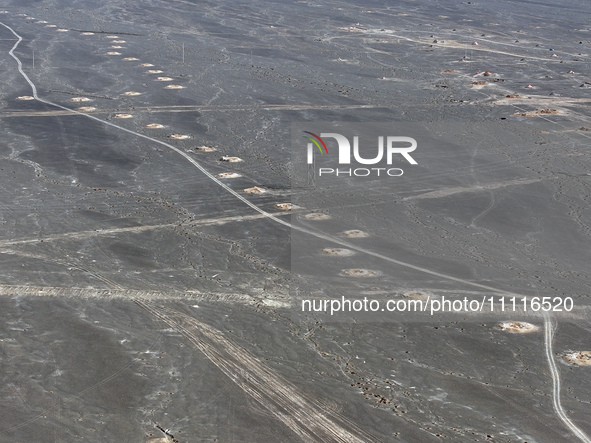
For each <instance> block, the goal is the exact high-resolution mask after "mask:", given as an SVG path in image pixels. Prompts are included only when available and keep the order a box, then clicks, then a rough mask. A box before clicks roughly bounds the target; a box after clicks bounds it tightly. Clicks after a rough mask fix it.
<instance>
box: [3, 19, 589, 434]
mask: <svg viewBox="0 0 591 443" xmlns="http://www.w3.org/2000/svg"><path fill="white" fill-rule="evenodd" d="M0 25H2V26H4V27H5V28H6V29H8V30H9V31H10V32H12V33H13V34H14V35H15V37H17V38H18V40H17V42H16V43H15V44H14V46H13V47H12V49H11V50H10V51H9V52H8V53H9V54H10V56H11V57H12V58H14V59H15V60H16V62H17V65H18V71H19V72H20V74H21V75H22V76H23V77H24V79H25V80H26V81H27V83H29V85H30V86H31V89H32V91H33V97H35V99H36V100H38V101H40V102H42V103H45V104H48V105H51V106H55V107H57V108H60V109H63V110H66V111H70V112H73V113H75V114H79V115H83V116H85V117H87V118H90V119H92V120H95V121H98V122H100V123H103V124H104V125H107V126H111V127H113V128H117V129H119V130H121V131H124V132H127V133H129V134H132V135H135V136H137V137H140V138H143V139H146V140H150V141H152V142H154V143H157V144H159V145H162V146H166V147H167V148H169V149H171V150H173V151H174V152H176V153H177V154H179V155H181V156H183V157H184V158H185V159H186V160H188V161H189V162H190V163H191V164H192V165H193V166H195V167H196V168H197V169H199V171H201V172H202V173H203V174H205V176H207V177H208V178H209V179H211V180H212V181H213V182H215V183H216V184H217V185H219V186H220V187H222V188H223V189H224V190H226V191H227V192H229V193H230V194H232V195H233V196H234V197H236V198H237V199H238V200H240V201H242V202H243V203H244V204H246V205H247V206H249V207H250V208H252V209H254V210H255V211H257V212H258V213H260V214H262V215H264V216H265V217H266V218H269V219H271V220H273V221H274V222H276V223H279V224H281V225H283V226H286V227H288V228H291V229H293V230H297V231H300V232H303V233H306V234H309V235H312V236H314V237H316V238H320V239H323V240H327V241H329V242H331V243H336V244H338V245H341V246H345V247H347V248H351V249H353V250H356V251H358V252H362V253H365V254H367V255H371V256H373V257H376V258H379V259H382V260H385V261H388V262H390V263H394V264H397V265H400V266H403V267H406V268H410V269H414V270H416V271H419V272H424V273H426V274H429V275H433V276H436V277H441V278H443V279H445V280H450V281H455V282H458V283H462V284H466V285H469V286H472V287H477V288H480V289H487V290H491V291H494V292H496V293H500V294H505V295H511V296H522V294H517V293H514V292H510V291H505V290H502V289H498V288H495V287H493V286H488V285H483V284H480V283H476V282H473V281H470V280H465V279H462V278H458V277H454V276H451V275H447V274H443V273H440V272H436V271H432V270H430V269H427V268H423V267H421V266H416V265H413V264H411V263H406V262H403V261H400V260H396V259H394V258H391V257H388V256H385V255H382V254H379V253H376V252H373V251H371V250H369V249H365V248H362V247H359V246H356V245H354V244H350V243H348V242H345V241H343V240H340V239H337V238H334V237H331V236H329V235H326V234H322V233H319V232H316V231H312V230H309V229H306V228H303V227H300V226H294V225H292V224H291V223H289V222H286V221H284V220H281V219H279V218H277V217H275V216H274V215H272V214H270V213H268V212H266V211H265V210H263V209H261V208H259V207H258V206H257V205H255V204H254V203H251V202H250V201H249V200H247V199H246V198H244V197H243V196H242V195H240V194H238V193H237V192H236V191H234V190H233V189H232V188H230V187H229V186H227V185H226V184H225V183H223V182H222V181H220V180H219V179H218V178H216V177H215V176H214V175H213V174H211V173H210V172H209V171H207V170H206V169H205V168H204V167H203V166H201V164H199V163H198V162H197V161H195V160H194V159H193V158H191V157H190V156H189V155H188V154H186V153H185V152H183V151H181V150H180V149H178V148H176V147H175V146H173V145H171V144H169V143H166V142H163V141H161V140H157V139H155V138H152V137H149V136H147V135H144V134H141V133H139V132H135V131H132V130H130V129H127V128H124V127H122V126H118V125H116V124H114V123H111V122H108V121H105V120H101V119H100V118H97V117H95V116H93V115H90V114H85V113H84V112H80V111H77V110H75V109H70V108H67V107H65V106H62V105H58V104H57V103H53V102H50V101H48V100H45V99H42V98H40V97H39V96H38V95H37V88H36V87H35V84H34V83H33V82H32V81H31V79H30V78H29V76H28V75H27V74H26V73H25V72H24V71H23V65H22V63H21V61H20V59H19V58H18V57H17V56H16V55H14V50H15V49H16V48H17V46H18V45H19V43H20V42H21V41H22V40H23V39H22V37H21V36H20V35H18V34H17V33H16V32H15V31H14V29H12V28H11V27H10V26H8V25H6V24H4V23H2V22H0ZM546 315H547V314H546ZM552 331H553V327H552V323H551V320H550V319H548V318H546V319H545V334H546V339H545V348H546V357H547V358H548V364H549V366H550V372H551V374H552V381H553V391H552V397H553V405H554V409H555V411H556V414H557V415H558V417H559V418H560V420H561V421H562V422H563V423H564V424H565V425H566V426H567V427H568V428H569V429H570V430H571V431H572V432H573V434H574V435H575V436H576V437H577V438H579V440H581V441H582V442H583V443H591V440H590V439H589V437H587V435H586V434H585V433H584V432H583V431H581V430H580V429H579V428H578V427H577V426H576V425H575V424H574V423H573V422H572V421H571V420H570V419H569V418H568V416H567V415H566V413H565V411H564V409H563V408H562V405H561V403H560V374H559V373H558V370H557V369H556V363H555V362H554V358H553V356H552Z"/></svg>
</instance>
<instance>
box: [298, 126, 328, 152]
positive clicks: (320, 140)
mask: <svg viewBox="0 0 591 443" xmlns="http://www.w3.org/2000/svg"><path fill="white" fill-rule="evenodd" d="M303 132H305V133H306V134H310V135H311V136H312V137H314V138H315V139H316V140H318V141H316V140H314V138H312V137H308V136H306V135H303V136H302V137H304V138H306V139H308V140H310V141H311V142H312V143H314V144H315V145H316V146H318V149H319V150H320V154H322V155H323V154H324V152H322V148H321V147H320V145H319V144H318V142H320V143H322V146H323V147H324V151H325V152H326V155H328V149H327V148H326V144H324V141H322V139H321V138H320V137H318V136H317V135H316V134H314V133H313V132H310V131H303Z"/></svg>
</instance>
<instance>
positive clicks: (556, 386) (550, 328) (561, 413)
mask: <svg viewBox="0 0 591 443" xmlns="http://www.w3.org/2000/svg"><path fill="white" fill-rule="evenodd" d="M555 330H556V329H555V326H554V324H553V322H552V320H551V319H550V318H549V316H548V314H547V313H545V315H544V345H545V348H546V358H547V360H548V367H549V368H550V375H551V376H552V406H553V407H554V411H555V412H556V415H558V417H559V418H560V420H562V422H563V423H564V424H565V425H566V426H567V427H568V428H569V429H570V431H571V432H572V433H573V434H574V435H575V436H576V437H577V438H578V439H579V440H581V441H582V442H584V443H591V439H589V437H588V436H587V434H585V433H584V432H583V431H582V430H581V429H579V428H578V427H577V425H575V424H574V423H573V422H572V421H571V419H570V418H569V417H568V415H566V411H565V410H564V408H563V407H562V403H561V401H560V372H559V371H558V368H557V367H556V361H555V360H554V351H553V348H552V340H553V339H554V332H555Z"/></svg>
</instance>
